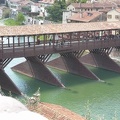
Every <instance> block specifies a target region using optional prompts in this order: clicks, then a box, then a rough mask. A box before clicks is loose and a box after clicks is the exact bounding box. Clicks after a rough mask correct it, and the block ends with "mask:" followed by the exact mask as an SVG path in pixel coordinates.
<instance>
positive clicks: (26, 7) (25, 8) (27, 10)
mask: <svg viewBox="0 0 120 120" xmlns="http://www.w3.org/2000/svg"><path fill="white" fill-rule="evenodd" d="M22 12H24V13H28V12H30V7H29V6H23V7H22Z"/></svg>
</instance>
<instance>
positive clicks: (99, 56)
mask: <svg viewBox="0 0 120 120" xmlns="http://www.w3.org/2000/svg"><path fill="white" fill-rule="evenodd" d="M80 61H81V62H83V63H85V64H89V65H93V66H95V67H100V68H103V69H106V70H110V71H114V72H118V73H120V66H119V65H118V64H117V63H116V62H114V61H113V60H112V59H111V58H110V57H109V54H106V53H105V51H104V52H102V53H101V52H90V53H89V54H87V55H85V56H83V57H81V58H80Z"/></svg>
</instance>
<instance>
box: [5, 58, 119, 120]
mask: <svg viewBox="0 0 120 120" xmlns="http://www.w3.org/2000/svg"><path fill="white" fill-rule="evenodd" d="M23 61H24V58H17V59H14V60H12V61H11V63H10V64H8V66H7V67H6V68H5V72H6V73H7V74H8V75H9V77H10V78H11V79H12V80H13V82H14V83H15V84H16V85H17V87H18V88H19V89H20V90H21V91H22V92H23V93H24V94H27V95H28V96H31V95H32V94H33V93H35V92H36V91H37V90H38V88H39V87H40V93H41V96H40V99H41V101H42V102H48V103H54V104H58V105H62V106H64V107H66V108H68V109H70V110H72V111H73V112H76V113H78V114H80V115H82V116H84V115H85V114H86V113H88V111H90V114H91V116H92V117H93V118H94V119H93V120H97V118H98V116H101V117H104V118H105V119H104V120H115V119H113V117H114V116H117V118H118V119H117V120H120V74H118V73H115V72H111V71H107V70H104V69H98V68H93V67H90V66H87V67H89V69H91V70H92V71H93V72H94V73H95V74H96V75H97V76H98V77H99V78H100V79H101V80H104V81H106V82H98V81H96V80H91V79H87V78H84V77H80V76H76V75H73V74H70V73H67V72H64V71H60V70H56V69H53V68H49V69H50V70H51V71H52V72H53V74H54V75H55V76H56V77H57V78H59V79H60V80H61V81H62V83H63V84H64V85H65V86H66V88H68V89H63V88H59V87H56V86H52V85H48V84H46V83H44V82H41V81H39V80H35V79H33V78H30V77H27V76H25V75H21V74H19V73H17V72H13V71H12V70H11V67H12V66H14V65H16V64H18V63H20V62H23ZM88 102H89V103H88ZM88 104H89V107H88V108H89V110H87V108H86V107H87V106H88ZM101 120H102V119H101Z"/></svg>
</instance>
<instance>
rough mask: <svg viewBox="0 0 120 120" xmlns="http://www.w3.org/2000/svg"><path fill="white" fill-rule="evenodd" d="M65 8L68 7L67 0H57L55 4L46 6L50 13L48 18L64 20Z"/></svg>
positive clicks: (58, 20) (57, 20)
mask: <svg viewBox="0 0 120 120" xmlns="http://www.w3.org/2000/svg"><path fill="white" fill-rule="evenodd" d="M63 9H66V2H65V1H64V0H63V1H57V0H56V1H55V2H54V4H53V6H49V7H47V8H46V10H47V13H48V14H49V15H48V19H49V20H51V21H54V22H60V21H62V12H63Z"/></svg>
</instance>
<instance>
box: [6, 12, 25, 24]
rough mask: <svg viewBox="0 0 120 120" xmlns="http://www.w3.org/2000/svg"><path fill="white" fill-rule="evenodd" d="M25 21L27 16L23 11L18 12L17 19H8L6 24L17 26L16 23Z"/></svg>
mask: <svg viewBox="0 0 120 120" xmlns="http://www.w3.org/2000/svg"><path fill="white" fill-rule="evenodd" d="M24 21H25V17H24V15H23V14H22V13H18V15H17V16H16V18H15V19H7V20H5V22H4V23H5V25H7V26H15V25H22V24H23V22H24Z"/></svg>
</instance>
